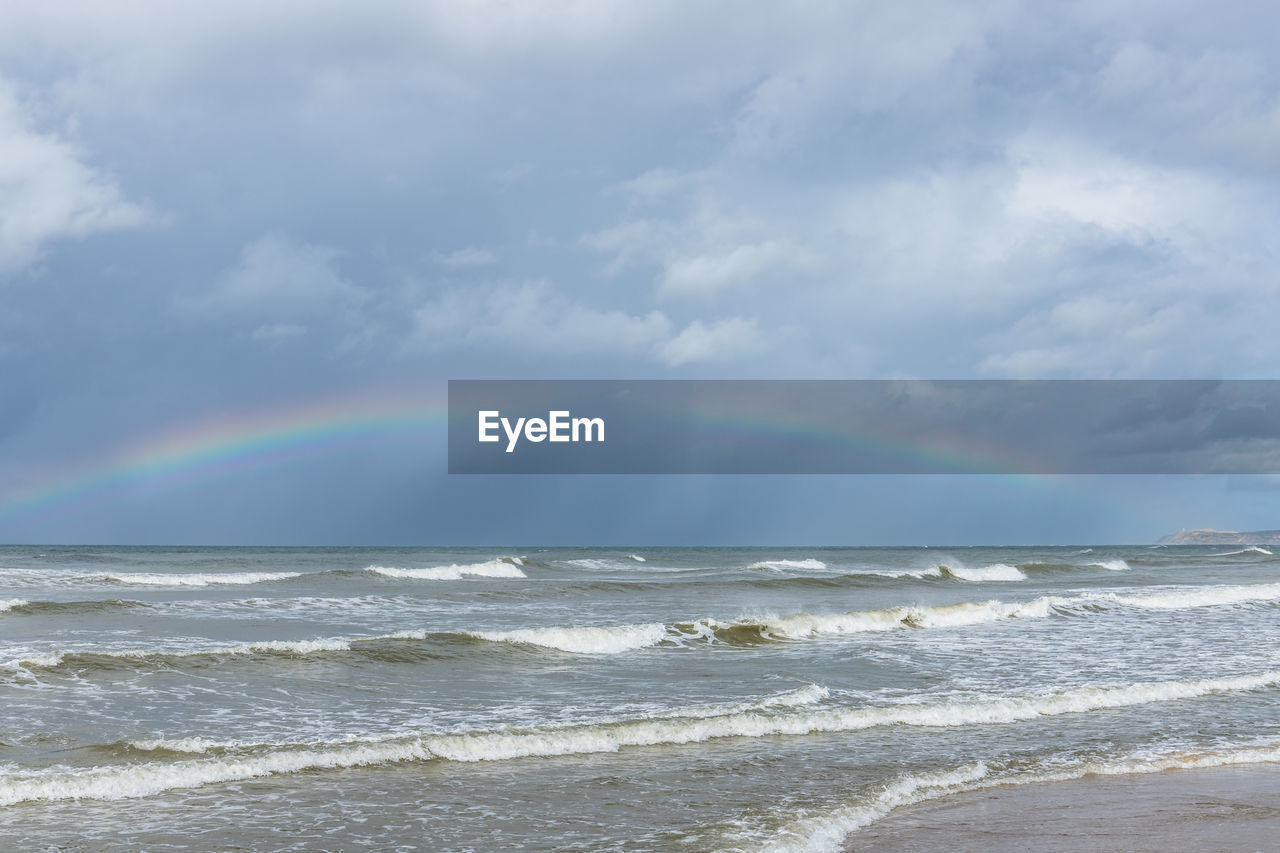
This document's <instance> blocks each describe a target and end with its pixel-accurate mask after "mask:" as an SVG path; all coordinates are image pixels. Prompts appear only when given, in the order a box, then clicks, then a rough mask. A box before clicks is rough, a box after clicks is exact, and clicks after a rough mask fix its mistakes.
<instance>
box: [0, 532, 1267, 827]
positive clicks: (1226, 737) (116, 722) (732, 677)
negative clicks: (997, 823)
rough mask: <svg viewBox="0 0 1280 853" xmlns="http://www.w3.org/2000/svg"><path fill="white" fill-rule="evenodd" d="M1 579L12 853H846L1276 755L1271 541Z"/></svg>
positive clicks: (459, 556) (23, 564) (0, 808)
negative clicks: (939, 815) (1039, 800)
mask: <svg viewBox="0 0 1280 853" xmlns="http://www.w3.org/2000/svg"><path fill="white" fill-rule="evenodd" d="M0 579H2V580H3V587H2V588H0V693H2V694H3V701H2V702H0V848H6V849H10V848H11V849H36V848H39V849H46V848H49V847H54V848H63V849H70V850H78V849H80V850H135V849H138V848H145V849H148V850H170V849H172V850H179V849H186V850H190V849H204V848H211V847H216V848H228V847H233V846H237V845H238V846H239V847H241V848H246V849H255V850H332V849H362V848H370V849H380V850H382V849H385V850H432V851H435V850H498V849H522V850H564V849H583V850H682V851H688V850H717V849H718V850H761V849H782V850H786V849H796V850H811V849H818V850H821V849H839V848H840V846H841V845H842V844H844V843H849V844H850V845H852V846H855V847H856V845H857V834H856V831H857V829H858V828H860V827H862V826H866V825H868V824H870V823H872V822H874V821H875V820H877V819H878V818H879V817H881V816H883V815H884V814H886V813H887V812H888V811H889V810H891V809H893V808H894V807H896V806H898V805H901V804H904V803H909V802H913V801H917V800H921V799H925V798H930V797H937V796H945V795H946V794H947V793H949V792H953V791H958V790H966V789H972V788H975V787H981V786H986V785H992V784H1008V783H1019V782H1029V781H1035V780H1040V779H1055V778H1071V777H1074V776H1079V775H1082V774H1085V773H1090V772H1094V773H1097V772H1102V773H1126V772H1149V771H1154V770H1160V769H1164V768H1167V767H1193V766H1212V765H1218V764H1229V763H1254V762H1265V761H1275V760H1280V713H1278V711H1277V705H1276V702H1277V698H1280V643H1278V642H1277V640H1280V622H1278V621H1277V616H1278V615H1280V557H1277V556H1276V555H1274V554H1272V553H1270V552H1269V551H1268V550H1267V549H1263V548H1240V547H1231V546H1207V547H1168V548H1164V547H1141V546H1139V547H1121V548H1116V547H1102V546H1099V547H1095V548H1080V547H1070V548H956V549H925V548H921V549H907V548H904V549H824V548H804V547H794V548H776V549H768V550H762V549H721V548H717V549H549V550H544V549H528V550H512V549H505V550H503V549H452V550H447V549H445V550H441V549H437V550H432V549H367V548H332V549H241V548H54V547H48V548H38V547H25V546H24V547H3V548H0ZM850 833H854V834H853V835H850Z"/></svg>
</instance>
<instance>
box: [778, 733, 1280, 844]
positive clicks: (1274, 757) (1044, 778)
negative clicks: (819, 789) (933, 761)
mask: <svg viewBox="0 0 1280 853" xmlns="http://www.w3.org/2000/svg"><path fill="white" fill-rule="evenodd" d="M1277 761H1280V745H1273V744H1269V745H1250V746H1237V747H1227V748H1225V749H1216V750H1206V751H1200V752H1188V751H1185V750H1184V751H1176V752H1175V751H1171V750H1170V751H1166V752H1164V753H1162V754H1155V755H1151V754H1149V753H1134V754H1131V755H1129V756H1125V757H1122V758H1116V759H1096V758H1094V759H1074V760H1072V761H1070V763H1069V764H1068V766H1066V767H1063V766H1062V762H1056V763H1055V762H1050V761H1044V762H1041V763H1040V765H1039V766H1038V767H1036V768H1033V769H1029V770H1022V771H1014V772H1005V773H1000V772H993V771H992V769H991V767H990V766H988V764H987V763H986V762H975V763H972V764H966V765H963V766H961V767H957V768H955V769H952V770H946V771H938V772H931V773H930V772H926V773H915V774H907V775H903V776H900V777H898V778H897V779H894V780H892V781H890V782H888V783H885V784H882V785H879V786H876V787H875V788H872V789H871V790H870V791H868V792H867V793H866V794H864V795H863V796H861V797H859V798H858V799H857V800H856V801H854V802H851V803H848V804H846V805H843V806H839V807H837V808H835V809H831V810H829V811H826V812H823V813H819V814H816V815H806V816H804V817H801V818H798V819H796V820H793V821H792V822H791V823H789V824H788V825H786V826H784V827H783V828H782V829H781V831H779V832H778V833H777V834H776V835H775V836H774V837H773V838H771V839H769V840H768V841H767V842H766V843H765V844H763V845H753V847H755V849H759V850H761V851H768V853H837V851H840V850H843V849H845V844H846V841H847V839H848V838H849V836H850V835H851V834H852V833H854V832H857V831H858V830H859V829H863V828H865V827H867V826H870V825H871V824H873V823H875V822H876V821H879V820H881V819H882V818H884V817H886V816H887V815H888V814H890V813H891V812H893V811H895V810H896V809H899V808H901V807H903V806H909V805H914V804H916V803H922V802H927V801H929V800H936V799H940V798H942V797H947V796H951V795H953V794H959V793H964V792H966V791H975V790H981V789H984V788H994V787H998V786H1005V785H1032V784H1037V783H1043V782H1066V781H1069V780H1072V779H1079V778H1081V777H1084V776H1089V775H1102V776H1122V775H1131V774H1144V773H1163V772H1166V771H1168V770H1192V769H1197V768H1206V767H1226V766H1231V765H1245V764H1267V763H1274V762H1277Z"/></svg>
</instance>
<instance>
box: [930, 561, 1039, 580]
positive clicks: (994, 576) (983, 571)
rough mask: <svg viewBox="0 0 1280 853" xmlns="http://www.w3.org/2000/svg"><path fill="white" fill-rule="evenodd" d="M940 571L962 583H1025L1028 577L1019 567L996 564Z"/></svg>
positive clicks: (954, 567)
mask: <svg viewBox="0 0 1280 853" xmlns="http://www.w3.org/2000/svg"><path fill="white" fill-rule="evenodd" d="M937 568H938V571H939V572H941V573H942V574H943V575H945V576H946V577H951V578H955V579H956V580H962V581H976V582H980V583H981V582H986V581H1023V580H1026V579H1027V576H1026V575H1024V574H1023V573H1022V570H1021V569H1019V568H1018V567H1017V566H1010V565H1008V564H1006V563H994V564H992V565H990V566H983V567H982V568H980V569H966V568H965V567H963V566H938V567H937Z"/></svg>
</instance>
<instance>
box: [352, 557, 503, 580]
mask: <svg viewBox="0 0 1280 853" xmlns="http://www.w3.org/2000/svg"><path fill="white" fill-rule="evenodd" d="M521 565H523V562H522V563H521ZM365 571H366V572H374V573H375V574H379V575H385V576H386V577H389V578H414V579H417V580H435V581H455V580H460V579H461V578H464V577H479V578H523V577H528V576H527V575H526V574H525V573H524V572H523V571H521V570H520V568H519V566H516V565H515V564H514V563H508V562H504V561H503V560H489V561H488V562H484V563H472V564H470V565H465V566H456V565H455V566H432V567H430V568H425V569H399V568H395V567H392V566H366V567H365Z"/></svg>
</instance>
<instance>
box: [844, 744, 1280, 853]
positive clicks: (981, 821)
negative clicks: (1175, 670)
mask: <svg viewBox="0 0 1280 853" xmlns="http://www.w3.org/2000/svg"><path fill="white" fill-rule="evenodd" d="M1277 838H1280V764H1276V763H1266V764H1248V765H1228V766H1223V767H1202V768H1189V769H1172V770H1164V771H1161V772H1158V773H1130V774H1123V775H1115V776H1111V775H1090V776H1084V777H1081V778H1079V779H1069V780H1064V781H1053V782H1034V783H1031V784H1026V785H1000V786H997V787H992V788H984V789H980V790H975V791H963V792H959V793H956V794H951V795H948V796H945V797H940V798H938V799H934V800H928V801H925V802H921V803H915V804H912V805H906V806H902V807H901V808H898V809H895V810H894V811H893V812H891V813H889V814H888V815H886V816H885V817H884V818H882V819H881V820H879V821H876V822H875V823H873V824H871V825H870V826H867V827H864V828H863V829H860V830H857V831H855V832H853V833H851V834H850V835H849V836H847V837H846V838H845V841H844V844H843V847H842V849H843V850H844V851H846V853H856V851H867V850H875V851H897V852H898V853H907V851H913V853H914V851H934V850H948V851H967V852H968V853H980V852H981V853H986V851H993V853H1012V851H1026V850H1036V851H1060V853H1068V851H1072V853H1074V851H1080V850H1089V851H1115V852H1116V853H1120V851H1146V850H1150V851H1168V850H1200V851H1210V850H1218V851H1254V850H1257V851H1264V850H1272V849H1275V845H1276V839H1277Z"/></svg>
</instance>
